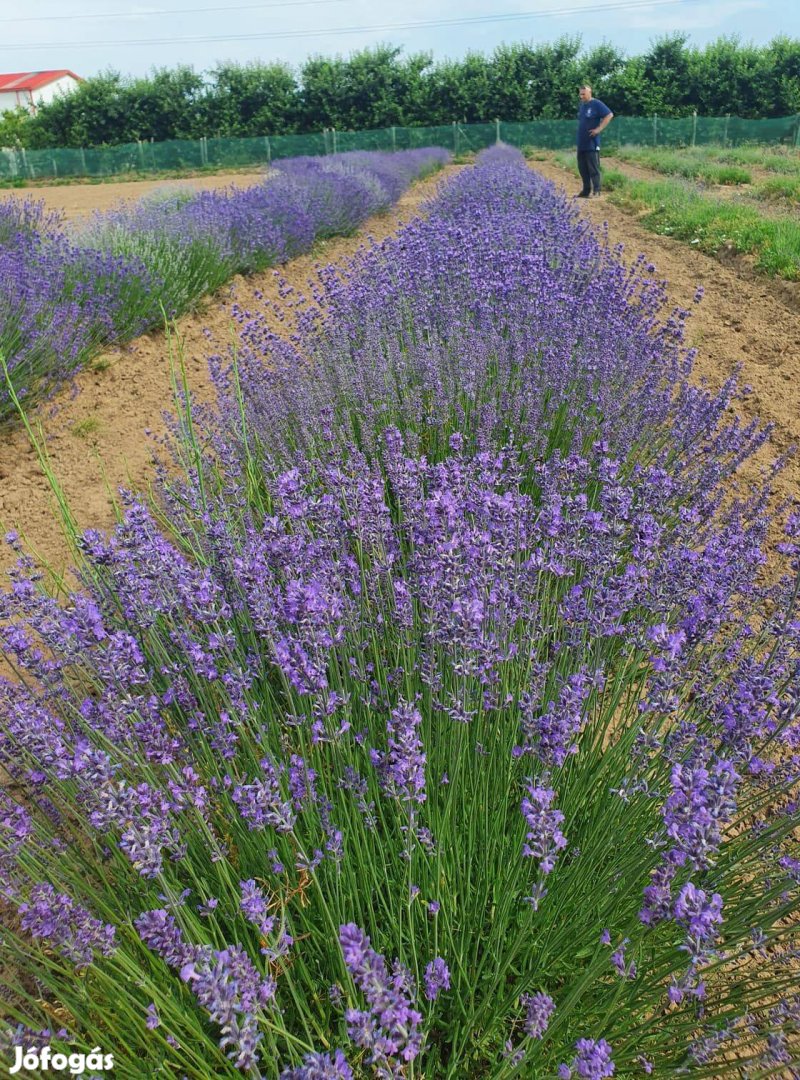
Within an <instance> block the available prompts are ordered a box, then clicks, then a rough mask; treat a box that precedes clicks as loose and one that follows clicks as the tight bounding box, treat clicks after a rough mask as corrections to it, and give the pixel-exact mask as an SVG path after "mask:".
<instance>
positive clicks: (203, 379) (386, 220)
mask: <svg viewBox="0 0 800 1080" xmlns="http://www.w3.org/2000/svg"><path fill="white" fill-rule="evenodd" d="M459 168H460V166H456V165H450V166H447V167H446V168H445V169H443V170H442V171H441V172H439V173H438V174H436V175H435V176H433V177H431V178H429V179H427V180H424V181H422V182H421V183H418V184H415V185H414V186H413V187H412V188H411V189H410V190H409V191H408V192H406V194H405V195H404V196H403V197H402V198H401V199H400V201H399V203H398V204H397V206H396V207H394V208H393V209H391V210H389V211H388V212H387V213H385V214H382V215H379V216H377V217H374V218H371V219H370V220H369V221H368V222H367V223H366V224H365V225H364V226H363V227H362V228H361V229H360V230H358V232H357V233H356V234H355V235H354V236H352V237H346V238H336V239H333V240H329V241H326V242H325V243H321V244H318V245H317V246H316V248H315V249H314V251H313V252H312V253H311V254H309V255H307V256H303V257H301V258H299V259H295V260H293V261H292V262H291V263H289V264H287V265H286V266H284V267H282V268H281V271H280V273H281V275H282V276H283V277H284V278H285V279H286V280H287V281H288V282H289V283H290V284H291V285H293V286H295V287H296V288H297V289H299V290H303V289H304V288H305V286H306V284H307V282H308V281H309V279H311V278H312V277H313V275H314V267H315V266H316V265H318V264H329V263H343V262H344V261H346V260H347V259H349V258H350V257H351V256H352V255H353V253H354V252H355V251H356V249H357V248H358V247H359V246H360V245H361V244H362V243H363V242H364V240H365V239H366V238H367V237H370V236H371V237H374V238H375V239H377V240H380V239H383V238H384V237H386V236H388V235H389V234H391V233H393V232H396V230H397V229H398V228H399V227H400V225H401V224H402V223H403V222H405V221H408V220H409V218H411V217H412V216H414V215H415V214H416V213H418V212H419V209H420V206H421V204H422V203H423V202H424V201H425V200H426V199H428V198H430V197H431V195H433V193H434V191H435V190H436V188H437V187H438V185H439V184H441V183H442V181H443V180H444V179H445V178H446V177H448V176H452V175H453V173H454V172H456V171H458V169H459ZM118 186H120V185H115V187H118ZM62 190H63V191H66V192H67V193H68V191H69V189H62ZM92 190H95V189H94V188H93V189H92ZM259 291H260V292H261V293H263V294H264V297H265V298H266V300H268V301H277V300H278V290H277V283H276V272H275V271H273V270H270V271H267V272H266V273H264V274H259V275H255V276H253V277H251V278H248V279H244V278H236V279H235V280H234V281H233V282H232V283H231V284H230V285H229V286H226V287H225V288H223V289H221V290H219V292H218V293H217V294H216V295H215V296H213V297H208V298H206V299H205V300H204V301H203V302H202V304H201V306H200V307H199V309H198V310H197V311H196V312H195V313H193V314H189V315H186V316H184V317H183V318H181V319H180V320H179V321H178V326H177V331H178V337H179V338H180V341H181V342H182V346H183V354H184V357H185V364H186V369H187V379H188V383H189V386H190V389H191V391H192V394H193V395H194V396H195V397H196V399H197V400H208V399H209V398H210V395H211V388H210V384H209V379H208V372H207V366H206V357H207V356H208V355H209V353H212V352H214V351H215V347H214V346H213V345H212V344H211V343H209V340H208V338H207V336H206V333H205V330H206V328H207V329H208V330H209V331H210V332H211V334H212V335H213V337H214V339H215V340H216V342H217V343H218V344H217V346H216V351H222V350H224V349H225V347H226V345H227V342H228V341H229V340H230V337H229V327H230V323H231V319H230V314H229V312H230V305H231V303H233V301H234V299H235V300H236V302H237V303H239V304H240V305H241V306H243V307H244V308H248V307H253V308H255V307H257V306H258V304H259V302H258V301H257V300H256V299H255V293H256V292H259ZM170 387H171V383H170V363H169V350H168V347H167V343H166V341H165V336H164V334H163V332H161V331H159V332H154V333H151V334H147V335H145V336H144V337H141V338H138V339H137V340H136V341H134V342H132V343H131V344H129V345H127V346H124V347H122V348H118V349H113V350H110V351H109V352H107V353H105V354H104V355H103V356H101V357H99V358H98V360H97V361H96V362H95V364H94V365H93V366H92V367H91V368H89V369H86V370H84V371H82V372H81V373H79V375H78V376H77V377H76V379H75V384H74V387H73V388H72V389H70V388H65V389H64V390H62V391H61V392H60V393H59V394H58V395H57V396H56V398H55V399H54V400H53V401H52V402H51V403H49V405H44V406H42V407H41V408H40V409H39V412H38V414H37V416H36V417H35V421H34V422H36V421H39V422H41V424H42V427H43V431H44V436H45V442H46V446H47V452H48V455H49V457H50V460H51V463H52V466H53V469H54V471H55V473H56V475H57V477H58V480H59V482H60V483H61V485H62V487H63V490H64V493H65V495H66V497H67V500H68V502H69V505H70V506H71V508H72V511H73V513H74V515H75V517H76V519H77V521H78V524H79V525H80V526H81V527H83V528H87V527H95V528H107V527H109V526H111V525H112V524H113V521H114V514H113V502H112V498H111V493H116V492H117V489H118V488H119V487H120V486H124V487H128V488H130V489H133V490H141V489H143V488H146V486H147V484H148V481H149V480H150V479H151V477H152V452H153V449H154V443H153V438H152V437H151V438H148V437H147V436H146V435H145V432H146V431H149V432H151V433H152V436H153V437H158V436H159V435H160V434H162V433H163V432H164V421H163V418H162V412H163V411H164V410H165V409H169V407H170V403H171V400H172V394H171V388H170ZM52 503H53V500H52V495H51V492H50V489H49V487H48V484H47V481H46V480H45V478H44V476H43V475H42V471H41V468H40V465H39V461H38V458H37V455H36V453H35V452H34V450H33V447H32V446H31V445H30V443H29V441H28V439H27V436H26V435H25V433H24V431H22V430H15V431H12V432H10V433H9V432H7V433H5V434H4V435H2V436H0V530H2V532H0V536H2V535H4V533H5V531H6V530H8V529H10V528H15V529H18V531H19V532H20V534H21V535H23V536H24V539H25V541H26V542H27V544H29V545H30V546H31V547H32V548H33V549H34V550H35V551H36V552H37V553H38V554H39V555H40V556H42V557H43V558H44V559H46V560H47V562H49V563H50V564H51V566H52V568H53V569H54V570H55V571H57V572H61V571H63V569H64V568H65V567H66V566H68V565H69V564H70V563H71V560H70V557H69V548H68V545H67V543H66V540H65V538H64V536H63V535H62V534H61V530H60V527H59V525H58V523H57V521H56V518H55V517H54V515H53V509H52ZM14 559H15V556H14V555H13V553H12V552H11V551H10V550H9V549H8V548H7V547H6V546H5V545H4V544H0V581H2V580H3V579H4V577H5V574H4V569H5V568H6V567H9V566H10V565H12V564H13V562H14Z"/></svg>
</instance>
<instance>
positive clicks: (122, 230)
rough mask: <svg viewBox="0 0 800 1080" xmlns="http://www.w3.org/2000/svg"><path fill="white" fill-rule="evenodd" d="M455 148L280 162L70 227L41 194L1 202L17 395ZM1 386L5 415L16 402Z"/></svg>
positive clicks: (1, 253) (10, 363)
mask: <svg viewBox="0 0 800 1080" xmlns="http://www.w3.org/2000/svg"><path fill="white" fill-rule="evenodd" d="M448 157H449V155H448V153H447V151H445V150H439V149H436V148H428V149H423V150H411V151H403V152H400V153H397V154H382V153H378V154H374V155H372V154H355V155H349V154H341V155H338V156H336V157H332V158H326V159H316V158H309V159H307V158H299V159H297V160H296V161H292V160H289V161H287V162H282V163H281V166H280V169H278V170H276V171H275V173H274V175H270V176H268V177H267V178H266V179H265V181H264V182H263V183H261V184H256V185H254V186H253V187H251V188H247V189H244V190H236V189H234V188H231V189H228V190H223V191H213V192H212V191H204V192H199V193H197V194H191V195H189V196H187V195H186V194H185V193H183V192H179V193H177V194H175V193H173V194H168V195H167V197H163V196H160V195H157V196H156V197H154V198H151V199H145V200H143V201H142V202H138V203H131V204H127V205H125V206H123V207H122V208H121V209H119V210H116V211H111V212H108V213H102V214H100V213H98V214H97V215H95V217H94V219H93V220H92V222H91V223H90V224H89V226H88V227H86V228H85V229H84V230H82V231H81V232H80V233H79V234H78V235H77V236H73V237H70V236H68V235H67V234H66V232H65V231H64V228H63V223H62V221H61V219H60V218H59V217H58V215H53V214H46V213H45V211H44V208H43V205H42V204H41V203H35V202H26V203H22V204H20V203H17V202H15V201H12V200H8V201H6V202H5V203H0V285H1V286H2V298H1V299H0V357H2V358H3V359H4V360H5V363H6V365H7V368H8V375H9V377H10V379H11V382H12V385H13V387H14V388H15V390H16V392H17V394H18V395H20V396H27V397H28V398H30V395H31V394H32V393H33V392H34V391H38V392H42V391H46V390H48V389H50V388H52V387H53V386H54V385H57V384H58V382H60V381H61V380H63V379H64V378H65V377H67V376H69V375H70V374H71V373H73V372H74V371H75V370H76V369H78V368H79V367H80V366H81V365H82V364H84V363H85V362H86V361H87V360H88V359H89V358H90V357H92V356H93V355H96V354H97V352H98V351H99V350H100V349H102V348H103V347H104V346H106V345H107V344H108V343H109V342H111V341H124V340H127V339H129V338H131V337H134V336H135V335H136V334H139V333H141V332H143V331H144V330H145V329H148V328H150V327H153V326H157V325H159V324H160V323H161V322H162V321H163V313H164V311H166V312H167V314H168V315H169V316H174V315H176V314H179V313H180V312H182V311H185V310H186V309H187V308H189V307H190V306H191V305H192V304H193V303H194V302H196V301H197V300H198V299H199V298H200V297H201V296H202V295H204V294H205V293H208V292H211V291H213V290H214V289H216V288H218V287H219V286H220V285H222V284H224V282H226V281H228V280H230V278H231V277H232V276H233V275H234V274H237V273H252V272H254V271H257V270H261V269H264V268H265V267H267V266H271V265H274V264H275V263H278V262H284V261H286V260H287V259H290V258H292V257H293V256H294V255H297V254H298V253H300V252H303V251H308V250H309V248H310V247H311V246H312V244H313V243H314V241H315V240H317V239H319V238H324V237H327V236H333V235H337V234H346V233H350V232H352V231H353V230H354V229H355V228H356V227H357V226H358V225H359V224H361V222H363V221H364V220H365V219H366V218H367V217H368V216H369V215H370V214H373V213H376V212H378V211H380V210H384V209H386V208H387V207H388V206H389V205H391V204H392V203H393V202H395V201H396V200H397V199H398V198H399V196H400V195H401V194H402V192H403V191H404V190H405V189H406V187H407V186H408V185H409V184H410V183H411V182H412V181H413V180H414V179H416V178H418V177H421V176H424V175H426V174H427V173H430V172H432V171H434V170H436V169H438V168H440V167H441V166H442V165H443V164H444V163H445V161H446V160H447V159H448ZM13 409H14V407H13V403H12V401H11V398H10V396H9V394H8V393H7V392H6V391H5V390H3V391H2V392H0V421H2V420H5V419H8V418H9V417H10V416H11V415H12V414H13Z"/></svg>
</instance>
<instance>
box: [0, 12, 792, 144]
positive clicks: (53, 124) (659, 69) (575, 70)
mask: <svg viewBox="0 0 800 1080" xmlns="http://www.w3.org/2000/svg"><path fill="white" fill-rule="evenodd" d="M581 83H589V84H590V85H591V86H592V87H593V89H594V91H595V95H596V96H597V97H600V98H602V99H603V100H606V101H607V102H608V103H609V104H610V106H611V107H612V108H613V110H614V112H615V113H616V114H617V115H618V116H624V117H634V116H652V115H653V114H657V115H658V116H660V117H667V118H669V117H681V116H689V115H691V113H692V111H693V110H696V111H697V112H698V113H699V114H701V115H705V116H726V115H727V114H730V115H731V116H741V117H746V118H747V117H781V116H791V115H794V114H796V113H798V112H800V40H796V39H792V38H788V37H777V38H775V39H774V40H773V41H772V42H770V43H769V45H765V46H754V45H749V44H742V43H741V42H740V41H739V40H738V39H737V38H720V39H719V40H717V41H715V42H712V43H711V44H709V45H707V46H705V47H703V48H702V49H700V48H697V47H694V46H691V45H690V44H689V42H688V37H687V35H686V34H684V33H676V34H671V35H666V36H664V37H661V38H658V39H656V40H655V41H654V42H653V43H652V45H651V46H650V48H649V49H648V51H647V52H646V53H644V54H643V55H641V56H632V57H626V56H625V55H624V53H623V52H622V51H620V50H619V49H617V48H615V47H614V46H613V45H610V44H607V43H606V44H603V45H599V46H597V47H595V48H594V49H592V50H590V51H588V52H583V51H582V46H581V40H580V38H579V37H562V38H559V39H558V40H557V41H555V42H543V43H534V42H530V43H519V44H513V45H501V46H500V47H499V48H497V49H496V50H495V51H494V52H493V53H492V54H491V55H489V56H484V55H481V54H479V53H469V54H467V55H466V56H465V57H464V58H463V59H459V60H443V61H441V62H437V63H434V62H433V59H432V57H431V56H430V55H429V54H427V53H414V54H409V55H408V56H404V55H403V53H402V49H401V48H399V47H397V46H393V45H388V44H387V45H380V46H378V47H377V48H374V49H365V50H362V51H360V52H354V53H352V54H351V55H350V56H349V57H341V56H336V57H325V56H314V57H311V58H310V59H309V60H307V61H306V63H305V64H304V65H303V66H302V68H301V69H300V70H299V71H297V72H294V71H292V69H291V68H289V67H287V66H286V65H285V64H282V63H267V64H263V63H251V64H244V65H242V64H234V63H221V64H219V65H218V66H217V67H216V68H214V69H213V70H212V71H211V72H209V73H208V75H207V76H206V77H204V76H203V75H200V74H198V73H196V72H195V71H193V70H192V68H189V67H185V66H178V67H176V68H174V69H166V68H162V69H154V70H153V72H152V73H151V74H150V75H149V76H148V77H146V78H138V79H125V78H123V77H122V76H121V75H120V74H119V73H118V72H115V71H107V72H104V73H102V74H101V75H97V76H95V77H93V78H90V79H87V80H86V81H85V82H84V83H82V84H81V86H80V87H79V89H78V90H76V91H75V92H74V93H73V94H71V95H69V96H67V97H62V98H57V99H56V100H55V101H53V102H52V103H50V104H48V105H44V106H42V107H41V108H40V109H39V112H38V113H37V115H36V116H35V117H32V118H31V119H30V120H27V121H24V122H23V123H22V128H23V130H24V132H25V134H26V138H27V139H28V141H27V142H22V145H27V146H29V147H32V148H45V147H89V146H103V145H117V144H121V143H130V142H135V141H136V140H137V139H142V140H150V139H154V140H156V141H160V140H167V139H184V138H185V139H194V138H199V137H200V136H201V135H206V136H219V137H223V138H225V137H244V136H260V135H287V134H295V133H301V134H302V133H306V132H310V131H315V132H318V131H320V130H321V129H323V128H336V129H337V131H342V132H344V131H359V130H368V129H373V128H387V127H391V126H394V125H396V126H406V127H408V126H420V125H427V126H431V125H441V124H449V123H451V122H452V121H453V120H458V121H460V122H462V123H480V122H487V121H488V122H490V121H492V120H494V119H495V118H496V117H499V118H500V119H501V120H504V121H508V122H525V121H530V120H535V119H545V120H551V119H564V118H570V119H571V118H572V117H573V116H574V115H575V110H576V107H577V88H578V86H579V85H580V84H581ZM3 124H4V120H2V119H0V135H2V132H3V130H4V128H3ZM0 145H3V139H2V138H0ZM6 145H14V144H13V143H7V144H6Z"/></svg>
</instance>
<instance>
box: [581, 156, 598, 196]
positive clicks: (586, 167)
mask: <svg viewBox="0 0 800 1080" xmlns="http://www.w3.org/2000/svg"><path fill="white" fill-rule="evenodd" d="M578 172H579V173H580V174H581V180H583V191H582V192H581V195H588V194H589V192H590V191H591V192H593V193H594V194H595V195H599V194H600V151H599V150H579V151H578Z"/></svg>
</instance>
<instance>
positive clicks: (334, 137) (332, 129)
mask: <svg viewBox="0 0 800 1080" xmlns="http://www.w3.org/2000/svg"><path fill="white" fill-rule="evenodd" d="M331 134H332V135H333V152H334V154H335V153H336V128H331Z"/></svg>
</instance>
